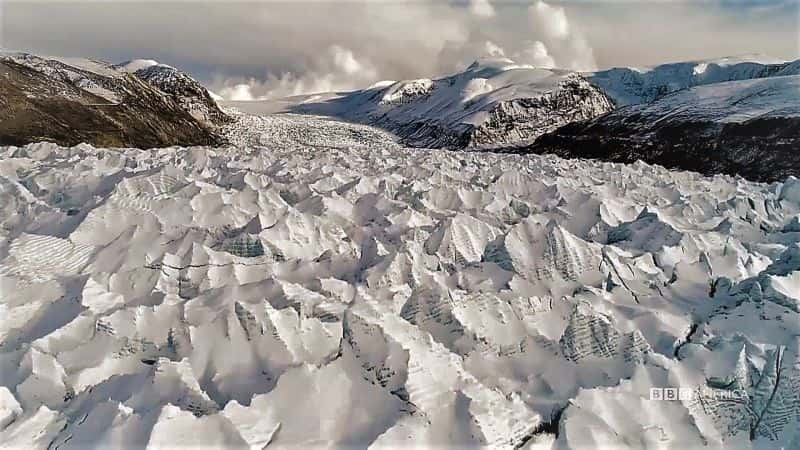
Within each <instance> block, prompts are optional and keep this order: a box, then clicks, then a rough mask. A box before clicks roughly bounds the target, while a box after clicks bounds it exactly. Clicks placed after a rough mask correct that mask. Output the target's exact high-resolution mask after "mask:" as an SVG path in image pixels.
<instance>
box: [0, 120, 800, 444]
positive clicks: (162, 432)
mask: <svg viewBox="0 0 800 450" xmlns="http://www.w3.org/2000/svg"><path fill="white" fill-rule="evenodd" d="M227 131H228V134H229V135H230V137H231V139H232V140H233V142H235V143H236V144H238V145H239V146H238V147H231V148H199V147H198V148H169V149H162V150H147V151H145V150H136V149H98V148H93V147H90V146H78V147H73V148H59V147H56V146H54V145H51V144H36V145H29V146H27V147H24V148H15V147H5V148H0V448H42V449H44V448H58V449H67V448H74V449H85V448H90V447H95V448H141V447H148V448H177V447H186V448H191V447H203V448H213V447H218V448H251V449H262V448H264V447H267V448H272V447H297V446H299V447H304V448H305V447H333V448H340V447H348V448H351V447H352V448H366V447H373V448H381V447H384V448H398V447H401V446H402V447H408V446H415V447H432V446H436V447H459V448H460V447H468V446H473V447H475V446H488V447H491V448H513V447H524V448H539V449H550V448H599V447H602V448H614V449H620V448H631V449H640V448H681V449H683V448H687V449H688V448H700V447H703V446H707V447H708V448H776V449H777V448H787V449H789V448H798V446H800V431H799V430H800V245H798V240H800V181H798V180H796V179H789V180H787V181H786V182H785V183H774V184H771V185H764V184H755V183H750V182H746V181H743V180H740V179H734V178H730V177H723V176H717V177H714V178H707V177H702V176H700V175H697V174H694V173H688V172H675V171H667V170H665V169H663V168H660V167H656V166H649V165H646V164H640V163H637V164H633V165H619V164H610V163H600V162H592V161H578V160H562V159H559V158H556V157H548V156H515V155H498V154H489V153H459V152H447V151H428V150H411V149H406V148H403V147H401V146H400V145H398V144H397V143H396V142H395V141H394V140H393V138H392V137H391V136H390V135H389V134H387V133H385V132H383V131H380V130H376V129H373V128H370V127H367V126H360V125H350V124H343V123H339V122H332V121H330V120H327V119H323V118H314V117H303V116H293V115H280V116H267V117H257V116H247V115H240V116H239V117H238V121H237V122H236V123H235V124H233V125H231V126H230V127H229V129H228V130H227ZM654 388H657V389H661V388H681V389H682V391H681V392H682V393H684V394H690V395H681V398H680V399H677V400H669V401H668V400H661V401H659V400H657V399H651V395H652V393H651V390H652V389H654ZM657 392H661V393H663V392H666V391H661V390H657ZM556 429H557V430H558V433H557V435H556V434H554V431H555V430H556ZM751 438H752V439H754V441H751Z"/></svg>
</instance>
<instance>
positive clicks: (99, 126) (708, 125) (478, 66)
mask: <svg viewBox="0 0 800 450" xmlns="http://www.w3.org/2000/svg"><path fill="white" fill-rule="evenodd" d="M0 65H1V66H0V67H2V75H3V78H2V80H3V83H0V90H2V92H3V95H2V96H0V119H1V120H2V121H3V127H2V129H1V130H0V143H3V144H14V145H22V144H25V143H28V142H37V141H52V142H55V143H58V144H61V145H75V144H77V143H80V142H87V143H92V144H96V145H106V146H133V147H141V148H150V147H165V146H170V145H221V144H224V143H226V141H225V138H223V137H222V134H223V133H222V132H221V127H223V126H225V125H226V124H228V123H230V122H231V120H233V119H231V117H230V116H229V114H227V113H225V112H223V108H235V109H238V110H240V111H242V112H245V113H253V114H266V113H270V114H272V113H295V114H305V115H321V116H329V117H333V118H336V119H338V120H344V121H348V122H356V123H362V124H366V125H370V126H374V127H378V128H382V129H384V130H386V131H389V132H391V133H392V134H394V135H395V136H397V137H398V139H399V140H400V142H401V143H402V144H404V145H407V146H413V147H423V148H446V149H457V150H470V151H497V152H506V153H553V154H557V155H559V156H562V157H579V158H596V159H602V160H607V161H615V162H633V161H636V160H643V161H646V162H649V163H656V164H661V165H664V166H665V167H668V168H680V169H687V170H693V171H697V172H701V173H704V174H715V173H725V174H732V175H741V176H744V177H746V178H748V179H752V180H755V181H774V180H779V179H782V178H784V177H786V176H788V175H795V176H800V156H797V152H796V151H795V149H796V148H798V147H799V146H800V126H798V120H800V118H799V117H798V111H800V95H798V86H799V85H800V60H798V61H793V62H782V61H777V60H774V59H770V58H766V57H763V56H759V55H750V56H741V57H728V58H719V59H714V60H704V61H691V62H678V63H669V64H662V65H659V66H656V67H652V68H644V69H643V68H630V67H623V68H612V69H607V70H601V71H595V72H583V73H581V72H574V71H568V70H561V69H545V68H537V67H532V66H529V65H524V64H517V63H515V62H514V61H512V60H510V59H507V58H503V57H491V58H482V59H479V60H478V61H476V62H475V63H474V64H472V65H471V66H469V67H468V68H467V69H465V70H464V71H462V72H458V73H455V74H452V75H449V76H445V77H442V78H437V79H428V78H425V79H416V80H404V81H385V82H380V83H377V84H375V85H374V86H371V87H369V88H366V89H362V90H356V91H352V92H344V93H321V94H313V95H305V96H297V97H290V98H285V99H279V100H268V101H257V102H221V104H222V105H223V108H221V107H220V106H218V104H217V101H216V100H215V99H214V98H213V96H212V94H211V93H210V92H209V91H208V90H207V89H206V88H204V87H203V86H202V85H201V84H200V83H199V82H198V81H196V80H194V79H193V78H192V77H191V76H190V75H188V74H186V73H184V72H182V71H180V70H179V69H176V68H174V67H171V66H168V65H164V64H160V63H158V62H156V61H152V60H142V59H140V60H133V61H128V62H125V63H122V64H109V63H105V62H101V61H95V60H89V59H77V58H56V57H41V56H36V55H31V54H26V53H12V52H5V53H1V54H0Z"/></svg>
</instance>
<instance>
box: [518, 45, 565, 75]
mask: <svg viewBox="0 0 800 450" xmlns="http://www.w3.org/2000/svg"><path fill="white" fill-rule="evenodd" d="M512 59H513V60H514V61H516V62H518V63H520V64H530V65H532V66H535V67H544V68H546V69H550V68H553V67H556V60H555V59H553V57H552V56H550V53H549V52H548V51H547V47H546V46H545V45H544V43H543V42H542V41H534V42H528V43H527V45H526V46H525V47H523V48H522V50H520V51H519V52H517V53H515V54H514V56H513V58H512Z"/></svg>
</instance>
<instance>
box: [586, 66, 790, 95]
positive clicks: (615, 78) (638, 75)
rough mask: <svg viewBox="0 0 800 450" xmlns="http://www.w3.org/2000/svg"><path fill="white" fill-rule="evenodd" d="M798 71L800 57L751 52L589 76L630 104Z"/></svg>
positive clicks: (597, 84) (612, 70) (599, 72)
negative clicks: (792, 59) (791, 59)
mask: <svg viewBox="0 0 800 450" xmlns="http://www.w3.org/2000/svg"><path fill="white" fill-rule="evenodd" d="M798 74H800V61H795V62H793V63H789V62H783V61H779V60H775V59H773V58H769V57H766V56H762V55H749V56H736V57H725V58H717V59H709V60H700V61H686V62H677V63H668V64H661V65H658V66H655V67H652V68H647V69H639V68H633V67H615V68H612V69H608V70H601V71H597V72H593V73H587V74H585V76H586V77H587V79H589V81H591V82H592V84H594V85H596V86H597V87H599V88H600V89H602V90H603V92H605V93H606V94H607V95H608V96H609V97H611V98H612V99H613V100H614V103H615V104H616V105H617V106H626V105H633V104H638V103H649V102H652V101H654V100H656V99H658V98H660V97H663V96H664V95H667V94H670V93H672V92H675V91H679V90H682V89H686V88H690V87H694V86H701V85H705V84H712V83H720V82H724V81H737V80H749V79H753V78H764V77H769V76H782V75H798Z"/></svg>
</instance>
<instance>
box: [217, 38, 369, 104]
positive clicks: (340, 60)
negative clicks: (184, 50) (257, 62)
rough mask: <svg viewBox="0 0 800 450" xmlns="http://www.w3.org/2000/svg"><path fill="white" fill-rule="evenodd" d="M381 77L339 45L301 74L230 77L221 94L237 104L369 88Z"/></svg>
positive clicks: (364, 61)
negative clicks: (354, 88)
mask: <svg viewBox="0 0 800 450" xmlns="http://www.w3.org/2000/svg"><path fill="white" fill-rule="evenodd" d="M377 78H378V70H377V69H376V68H375V66H374V65H373V64H372V63H371V62H370V61H368V60H366V59H359V58H358V57H357V56H356V55H355V54H354V53H353V51H352V50H350V49H347V48H344V47H342V46H339V45H332V46H330V47H328V49H327V52H325V53H324V54H323V55H321V57H320V58H319V59H317V60H316V61H315V62H314V65H313V67H311V68H309V69H308V70H307V71H305V72H303V73H301V74H299V75H298V74H295V73H292V72H285V73H283V74H281V75H280V76H276V75H271V74H268V75H267V77H266V79H263V80H259V79H255V78H250V79H248V80H241V79H236V78H227V79H225V80H223V81H222V82H221V84H222V85H223V87H222V88H221V89H220V90H219V92H218V94H219V95H220V96H222V97H223V98H225V99H228V100H234V101H249V100H265V99H269V98H280V97H288V96H293V95H301V94H312V93H318V92H335V91H344V90H348V89H353V87H354V86H368V85H370V84H372V83H374V82H375V80H376V79H377Z"/></svg>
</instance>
